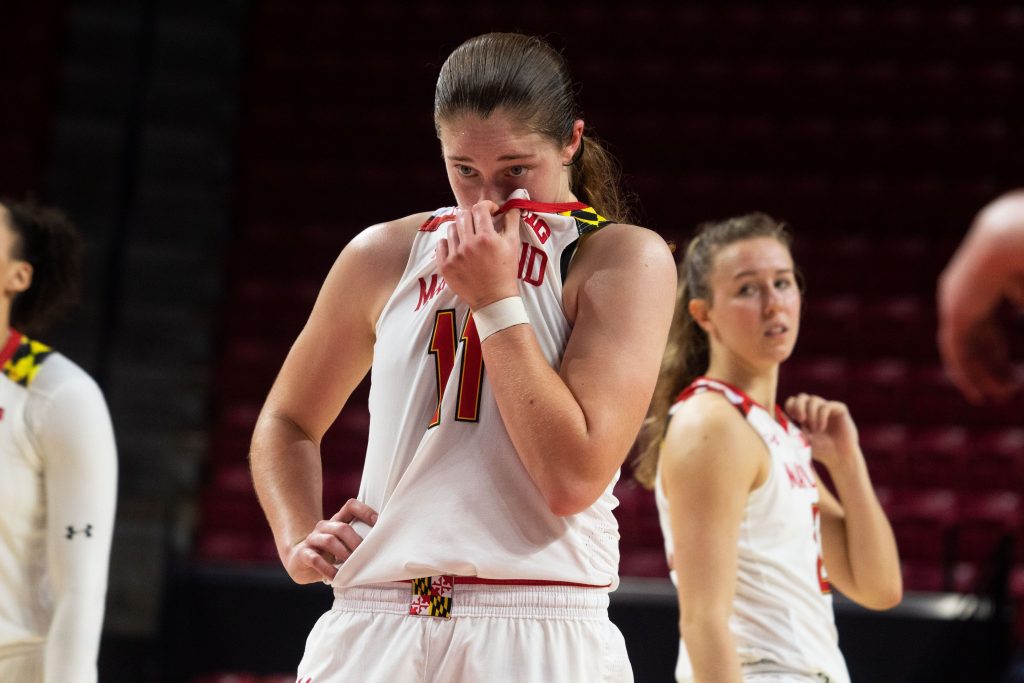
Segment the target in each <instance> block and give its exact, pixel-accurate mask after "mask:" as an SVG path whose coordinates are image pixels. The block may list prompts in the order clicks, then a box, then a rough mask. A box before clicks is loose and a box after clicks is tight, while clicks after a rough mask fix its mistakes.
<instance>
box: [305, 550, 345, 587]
mask: <svg viewBox="0 0 1024 683" xmlns="http://www.w3.org/2000/svg"><path fill="white" fill-rule="evenodd" d="M300 557H301V560H302V563H303V564H305V565H306V566H307V567H309V568H310V569H312V570H313V571H315V572H316V573H318V574H320V576H322V577H323V578H325V579H328V580H330V581H333V580H334V576H335V575H336V574H337V573H338V570H337V569H336V568H335V567H334V565H333V564H331V563H330V562H328V561H327V560H325V559H324V558H323V557H321V555H320V553H318V552H317V551H315V550H313V549H312V548H305V549H303V551H302V554H301V555H300Z"/></svg>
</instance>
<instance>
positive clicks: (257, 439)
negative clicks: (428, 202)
mask: <svg viewBox="0 0 1024 683" xmlns="http://www.w3.org/2000/svg"><path fill="white" fill-rule="evenodd" d="M423 218H424V217H423V216H413V217H410V218H408V219H403V220H402V221H396V222H395V223H386V224H381V225H377V226H374V227H372V228H368V229H367V230H365V231H364V232H363V233H361V234H360V235H359V236H358V237H356V238H355V239H354V240H352V242H350V243H349V244H348V246H346V247H345V249H344V250H343V251H342V253H341V255H340V256H339V257H338V260H337V261H336V262H335V264H334V267H333V268H332V269H331V272H330V274H328V276H327V280H326V281H325V282H324V286H323V288H322V290H321V292H320V296H319V297H318V298H317V301H316V304H315V305H314V307H313V312H312V314H311V315H310V317H309V321H308V322H307V323H306V326H305V328H304V329H303V330H302V332H301V333H300V334H299V337H298V339H296V341H295V344H294V345H293V346H292V349H291V351H290V352H289V353H288V357H287V358H286V359H285V362H284V365H283V367H282V368H281V372H280V373H279V374H278V377H277V379H276V381H275V382H274V386H273V388H272V389H271V390H270V394H269V396H268V397H267V400H266V403H265V404H264V406H263V410H262V412H261V413H260V417H259V419H258V420H257V423H256V429H255V432H254V434H253V442H252V448H251V451H250V455H249V459H250V466H251V468H252V476H253V483H254V485H255V487H256V493H257V495H258V496H259V499H260V504H261V505H262V506H263V510H264V512H265V513H266V515H267V519H268V521H269V522H270V526H271V529H272V530H273V532H274V540H275V542H276V544H277V548H278V553H279V554H280V556H281V560H282V562H283V563H284V565H285V567H286V568H287V569H288V572H289V574H290V575H291V577H292V578H293V579H294V580H295V581H297V582H299V583H309V582H312V581H317V580H320V579H321V578H328V579H330V578H333V576H334V574H335V573H336V572H335V569H334V567H333V566H332V563H331V561H330V560H331V559H332V558H331V557H330V555H333V556H334V559H336V560H339V561H340V560H343V559H345V558H346V557H347V556H348V554H349V553H350V552H351V550H353V549H354V548H355V546H357V545H358V544H359V541H360V540H361V539H360V537H359V536H358V535H357V534H356V533H355V531H354V530H353V529H352V528H351V527H350V526H349V525H348V522H350V521H352V520H353V519H359V520H361V521H364V522H366V523H367V524H373V523H374V521H376V515H375V512H374V511H373V510H370V508H369V507H367V506H365V505H363V504H361V503H359V502H358V501H349V502H348V503H346V505H345V506H344V507H343V508H342V510H340V511H338V513H337V514H335V515H333V516H332V517H331V518H330V519H326V520H325V519H324V514H323V509H322V494H323V482H322V476H323V471H322V465H321V461H320V441H321V439H322V438H323V435H324V433H325V432H326V431H327V429H328V428H329V427H330V426H331V424H332V423H333V422H334V420H335V418H337V416H338V413H339V412H340V411H341V408H342V406H344V405H345V402H346V401H347V400H348V397H349V395H350V394H351V393H352V390H353V389H355V387H356V386H357V385H358V384H359V382H360V381H361V380H362V378H363V377H364V376H365V375H366V372H367V370H368V369H369V367H370V363H371V360H372V358H373V344H374V328H375V325H376V321H377V318H378V317H379V315H380V311H381V310H382V309H383V307H384V304H385V303H386V302H387V299H388V297H389V296H390V294H391V292H392V291H393V290H394V287H395V285H396V284H397V282H398V280H399V278H400V277H401V274H402V270H403V269H404V267H405V261H406V258H407V257H408V253H409V246H410V244H411V239H412V235H413V234H414V228H413V227H412V226H414V225H418V224H419V223H421V222H422V220H423Z"/></svg>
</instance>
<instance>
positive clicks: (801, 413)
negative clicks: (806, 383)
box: [793, 393, 811, 424]
mask: <svg viewBox="0 0 1024 683" xmlns="http://www.w3.org/2000/svg"><path fill="white" fill-rule="evenodd" d="M810 400H811V397H810V396H808V395H807V394H804V393H800V394H797V395H796V396H795V397H794V399H793V419H794V420H796V421H797V422H799V423H801V424H803V423H805V422H806V421H807V404H808V402H809V401H810Z"/></svg>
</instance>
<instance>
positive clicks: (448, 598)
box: [409, 576, 455, 619]
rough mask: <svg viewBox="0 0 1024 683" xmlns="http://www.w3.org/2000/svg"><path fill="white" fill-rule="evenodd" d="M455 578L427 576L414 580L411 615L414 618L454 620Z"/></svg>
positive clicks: (410, 602) (410, 604)
mask: <svg viewBox="0 0 1024 683" xmlns="http://www.w3.org/2000/svg"><path fill="white" fill-rule="evenodd" d="M454 589H455V577H454V576H426V577H423V578H421V579H413V580H412V596H411V598H410V600H409V614H411V615H412V616H414V617H439V618H441V619H451V618H452V593H453V592H454Z"/></svg>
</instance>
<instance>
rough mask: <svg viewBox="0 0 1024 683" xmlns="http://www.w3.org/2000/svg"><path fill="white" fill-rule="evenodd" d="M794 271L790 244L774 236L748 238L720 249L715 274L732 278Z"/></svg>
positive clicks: (714, 268) (713, 273)
mask: <svg viewBox="0 0 1024 683" xmlns="http://www.w3.org/2000/svg"><path fill="white" fill-rule="evenodd" d="M792 270H793V256H792V254H790V252H789V247H787V246H786V245H785V244H783V243H782V242H780V241H779V240H777V239H776V238H774V237H748V238H745V239H741V240H737V241H735V242H732V243H731V244H727V245H725V246H723V247H721V248H720V249H719V250H718V251H717V253H716V254H715V259H714V267H713V270H712V276H713V277H715V278H716V279H720V280H722V279H724V280H733V279H737V278H741V277H743V276H744V275H747V274H754V275H774V274H775V273H778V272H781V271H792Z"/></svg>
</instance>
